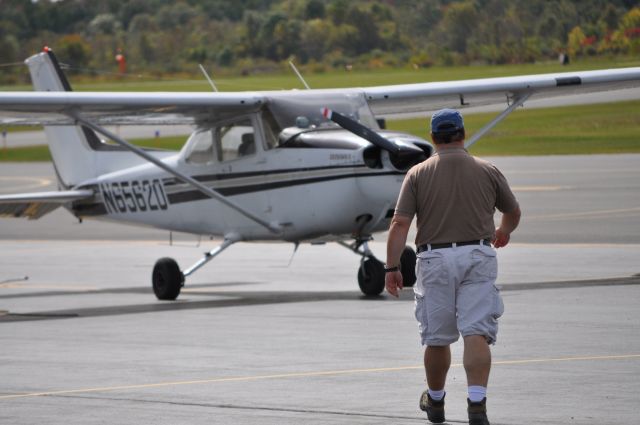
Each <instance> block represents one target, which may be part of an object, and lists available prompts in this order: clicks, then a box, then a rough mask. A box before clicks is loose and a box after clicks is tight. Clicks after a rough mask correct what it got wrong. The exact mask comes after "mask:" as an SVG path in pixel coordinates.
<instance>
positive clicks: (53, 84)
mask: <svg viewBox="0 0 640 425" xmlns="http://www.w3.org/2000/svg"><path fill="white" fill-rule="evenodd" d="M26 64H27V65H28V67H29V71H30V73H31V78H32V81H33V85H34V88H35V91H34V92H3V93H0V123H13V124H34V123H38V124H42V125H44V128H45V132H46V135H47V138H48V142H49V149H50V151H51V155H52V158H53V163H54V166H55V170H56V173H57V179H58V185H59V189H60V190H59V191H56V192H41V193H26V194H15V195H4V196H0V215H2V216H10V217H28V218H30V219H37V218H40V217H42V216H43V215H45V214H47V213H49V212H51V211H53V210H54V209H56V208H58V207H60V206H63V207H65V208H66V209H67V210H68V211H69V212H71V213H72V214H73V215H75V216H76V217H78V218H96V219H103V220H111V221H118V222H125V223H130V224H139V225H147V226H153V227H156V228H159V229H166V230H170V231H179V232H187V233H193V234H198V235H207V236H221V237H223V238H224V239H223V242H222V244H221V245H220V246H218V247H216V248H215V249H213V250H211V251H209V252H207V253H205V255H204V257H203V258H202V259H200V260H199V261H198V262H196V263H195V264H194V265H193V266H191V267H189V268H187V269H184V270H181V269H180V267H179V266H178V264H177V263H176V262H175V261H174V260H173V259H171V258H161V259H159V260H158V261H157V262H156V264H155V267H154V268H153V272H152V286H153V291H154V293H155V295H156V297H157V298H158V299H161V300H174V299H176V298H177V297H178V295H179V294H180V290H181V288H182V287H183V285H184V283H185V278H186V277H188V276H190V275H191V274H193V273H194V272H195V271H196V270H198V269H199V268H201V267H202V266H203V265H205V264H206V263H207V262H209V261H210V260H211V259H213V258H214V257H215V256H217V255H218V254H220V253H221V252H222V251H223V250H225V249H226V248H227V247H229V246H230V245H231V244H234V243H236V242H240V241H286V242H292V243H295V244H296V246H297V244H299V243H301V242H311V243H324V242H330V241H335V242H338V243H339V244H341V245H342V246H344V247H346V248H348V249H350V250H351V251H353V252H355V253H356V254H358V255H360V256H361V264H360V268H359V270H358V283H359V286H360V289H361V290H362V292H363V293H364V294H366V295H378V294H380V293H381V292H382V290H383V288H384V270H383V265H382V263H381V262H380V261H379V260H378V259H376V258H375V256H374V255H373V253H372V252H371V250H370V249H369V247H368V241H370V240H371V238H372V234H373V233H375V232H380V231H384V230H387V228H388V226H389V221H390V219H391V217H392V215H393V211H394V206H395V201H396V198H397V195H398V192H399V189H400V185H401V183H402V180H403V177H404V174H405V173H406V172H407V170H408V169H409V168H410V167H412V166H413V165H415V164H417V163H419V162H421V161H423V160H425V159H426V158H428V157H429V156H430V155H431V154H432V152H433V146H432V145H431V144H430V143H429V142H428V141H426V140H424V139H421V138H419V137H416V136H413V135H409V134H404V133H399V132H392V131H386V130H383V129H381V128H380V125H379V121H378V120H377V119H376V116H384V115H385V114H389V113H394V112H409V111H429V110H435V109H438V108H442V107H453V108H462V107H465V106H469V105H473V106H476V105H483V104H495V103H500V102H504V103H506V106H505V110H504V111H503V112H501V113H500V114H499V115H498V116H497V117H496V118H495V119H493V120H492V121H491V122H489V123H488V124H487V125H486V126H485V127H484V128H482V129H481V130H480V131H478V132H477V133H476V134H474V135H473V136H472V137H471V138H469V139H468V141H467V146H470V145H472V144H473V143H475V142H476V141H477V140H478V139H479V138H480V137H482V135H484V134H485V133H486V132H487V131H489V130H490V129H491V128H493V127H494V126H495V125H496V124H497V123H499V122H500V121H502V120H503V119H504V118H505V117H506V116H507V115H509V114H510V113H511V112H513V111H514V110H515V109H516V108H517V107H519V106H522V105H523V104H524V102H525V100H527V99H529V98H530V97H531V96H536V97H549V96H562V95H565V94H568V93H576V92H591V91H599V90H610V89H619V88H624V87H632V86H640V68H623V69H608V70H601V71H583V72H570V73H556V74H541V75H529V76H520V77H503V78H490V79H475V80H466V81H452V82H434V83H419V84H401V85H391V86H380V87H367V88H353V89H324V90H304V91H295V90H293V91H263V92H223V93H221V92H216V93H127V92H115V93H95V92H72V91H71V86H70V85H69V82H68V81H67V79H66V77H65V76H64V74H63V72H62V70H61V67H60V65H59V64H58V61H57V60H56V58H55V56H54V55H53V52H52V51H50V50H49V49H45V51H44V52H42V53H39V54H36V55H34V56H32V57H30V58H29V59H27V60H26ZM142 123H144V124H147V123H160V124H174V123H175V124H185V123H189V124H193V125H194V126H195V128H196V130H195V131H194V133H193V134H192V135H191V136H190V137H189V139H188V140H187V141H186V143H185V145H184V147H183V148H182V150H181V151H180V152H178V153H176V152H172V151H163V150H152V149H142V148H140V147H137V146H134V145H132V144H130V143H129V142H127V141H126V140H124V139H122V138H121V137H119V136H118V135H116V134H113V133H112V132H110V131H108V130H107V129H105V128H104V126H105V125H114V124H118V125H126V124H142ZM98 134H100V135H101V136H103V137H106V138H107V141H104V140H101V139H100V138H99V137H98ZM414 266H415V253H414V251H413V250H412V249H411V248H410V247H406V248H405V252H404V254H403V257H402V270H403V274H404V276H405V280H407V281H408V282H407V283H408V284H409V285H411V284H413V282H414V281H415V275H414V271H413V269H414Z"/></svg>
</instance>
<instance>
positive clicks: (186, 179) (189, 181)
mask: <svg viewBox="0 0 640 425" xmlns="http://www.w3.org/2000/svg"><path fill="white" fill-rule="evenodd" d="M72 117H73V118H74V119H75V120H76V121H79V122H81V123H82V124H84V125H86V126H87V127H89V128H91V129H93V130H95V131H97V132H98V133H100V134H102V135H104V136H106V137H108V138H110V139H111V140H113V141H114V142H116V143H117V144H119V145H120V146H122V147H124V148H126V149H128V150H130V151H131V152H133V153H134V154H136V155H138V156H140V157H142V158H144V159H145V160H146V161H149V162H150V163H152V164H154V165H155V166H157V167H159V168H161V169H163V170H164V171H166V172H167V173H169V174H171V175H173V176H175V177H176V178H177V179H178V180H180V181H182V182H184V183H187V184H189V185H191V186H193V187H195V188H196V189H198V190H199V191H200V192H202V193H204V194H205V195H207V196H208V197H210V198H213V199H215V200H217V201H220V202H222V203H223V204H225V205H226V206H228V207H229V208H232V209H234V210H236V211H238V212H239V213H240V214H242V215H244V216H245V217H247V218H248V219H250V220H252V221H255V222H256V223H258V224H260V225H262V226H264V227H266V228H267V229H268V230H270V231H271V232H273V233H280V232H281V230H282V229H281V227H280V226H279V225H277V224H275V223H268V222H266V221H264V220H263V219H261V218H260V217H258V216H256V215H255V214H253V213H252V212H250V211H247V210H246V209H244V208H242V207H241V206H240V205H238V204H236V203H235V202H233V201H231V200H230V199H228V198H227V197H225V196H224V195H221V194H220V193H218V192H216V191H215V190H213V189H211V188H208V187H207V186H205V185H203V184H202V183H200V182H199V181H197V180H195V179H193V178H192V177H190V176H187V175H186V174H182V173H180V172H178V171H176V170H174V169H173V168H171V167H170V166H168V165H167V164H165V163H164V162H162V161H160V160H159V159H158V158H156V157H154V156H153V155H149V154H148V153H147V152H145V151H144V150H143V149H140V148H139V147H137V146H135V145H132V144H131V143H129V142H127V141H126V140H124V139H122V138H121V137H119V136H118V135H116V134H113V133H112V132H110V131H109V130H106V129H104V128H102V127H100V126H98V125H95V124H94V123H92V122H91V121H87V120H85V119H84V118H82V117H80V116H78V115H76V114H73V115H72Z"/></svg>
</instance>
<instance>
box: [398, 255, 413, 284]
mask: <svg viewBox="0 0 640 425" xmlns="http://www.w3.org/2000/svg"><path fill="white" fill-rule="evenodd" d="M400 268H401V271H402V283H403V284H404V286H406V287H407V288H410V287H412V286H413V285H414V284H415V283H416V252H415V251H414V250H413V249H412V248H411V247H410V246H405V247H404V250H403V251H402V256H401V257H400Z"/></svg>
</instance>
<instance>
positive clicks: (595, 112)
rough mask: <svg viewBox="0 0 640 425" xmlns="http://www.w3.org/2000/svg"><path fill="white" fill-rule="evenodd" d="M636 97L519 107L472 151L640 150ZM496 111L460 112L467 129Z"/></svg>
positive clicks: (168, 143) (423, 129) (25, 153)
mask: <svg viewBox="0 0 640 425" xmlns="http://www.w3.org/2000/svg"><path fill="white" fill-rule="evenodd" d="M638 111H640V101H633V102H619V103H607V104H600V105H580V106H571V107H561V108H549V109H521V110H517V111H516V112H514V113H513V114H511V115H510V116H509V117H508V118H507V119H506V120H504V121H503V122H501V123H500V124H498V126H497V127H495V128H494V129H493V130H492V131H491V132H490V133H489V134H487V135H485V137H484V138H482V139H481V140H480V141H479V142H478V143H476V144H475V145H474V146H473V147H472V148H471V152H472V153H473V154H475V155H480V156H498V155H501V156H506V155H568V154H596V153H609V154H611V153H640V112H638ZM495 115H496V113H487V114H474V115H468V116H467V117H466V118H465V126H466V128H467V134H468V135H472V134H473V133H474V132H475V131H477V130H478V129H479V128H481V127H482V126H483V125H484V124H485V123H487V122H489V121H490V120H491V119H492V118H493V117H495ZM387 126H388V128H389V129H392V130H400V131H405V132H407V133H412V134H415V135H417V136H420V137H427V132H428V121H427V118H426V117H425V118H420V119H409V120H396V121H389V122H387ZM185 140H186V136H184V137H183V136H177V137H165V138H160V139H155V138H150V139H138V140H132V141H131V142H133V143H135V144H137V145H139V146H145V147H154V148H163V149H171V150H179V149H180V148H181V147H182V145H183V144H184V142H185ZM49 160H50V156H49V150H48V149H47V147H46V146H31V147H24V148H13V149H7V150H2V151H0V161H49Z"/></svg>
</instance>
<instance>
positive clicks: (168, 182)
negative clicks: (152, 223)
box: [163, 164, 366, 186]
mask: <svg viewBox="0 0 640 425" xmlns="http://www.w3.org/2000/svg"><path fill="white" fill-rule="evenodd" d="M364 167H366V166H365V165H364V164H357V165H327V166H324V167H305V168H286V169H278V170H265V171H248V172H241V173H219V174H203V175H200V176H192V177H193V179H194V180H197V181H199V182H202V183H204V182H212V181H222V180H231V179H241V178H246V177H256V176H268V175H273V174H286V173H301V172H309V171H323V170H344V169H354V168H364ZM349 175H350V176H353V174H349ZM163 183H164V185H165V186H175V185H177V184H182V182H181V181H179V180H178V179H176V178H175V177H170V178H166V179H163Z"/></svg>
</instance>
